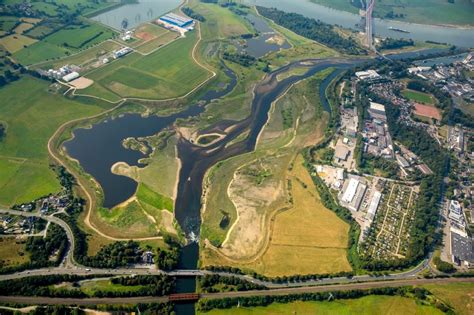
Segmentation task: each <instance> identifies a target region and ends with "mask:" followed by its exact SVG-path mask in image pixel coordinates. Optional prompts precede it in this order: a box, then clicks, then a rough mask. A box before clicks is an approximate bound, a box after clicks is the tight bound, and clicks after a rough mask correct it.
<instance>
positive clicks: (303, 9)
mask: <svg viewBox="0 0 474 315" xmlns="http://www.w3.org/2000/svg"><path fill="white" fill-rule="evenodd" d="M244 2H245V3H247V4H251V5H260V6H264V7H274V8H278V9H279V10H282V11H286V12H294V13H299V14H302V15H304V16H307V17H310V18H314V19H319V20H321V21H323V22H325V23H329V24H333V25H336V24H337V25H340V26H343V27H345V28H352V29H355V28H356V27H355V25H356V24H358V23H360V17H359V16H358V15H356V14H353V13H349V12H345V11H340V10H335V9H331V8H328V7H325V6H322V5H319V4H316V3H313V2H310V1H309V0H244ZM348 5H349V4H348ZM374 21H375V22H374V23H375V27H374V34H375V35H377V36H381V37H392V38H412V39H414V40H420V41H426V40H430V41H434V42H438V43H448V44H451V45H456V46H459V47H467V48H469V47H474V28H455V27H447V26H437V25H425V24H414V23H407V22H401V21H394V20H384V19H378V18H376V19H374ZM391 26H392V27H395V28H399V29H404V30H407V31H409V32H410V33H409V34H407V33H401V32H395V31H391V30H389V29H388V28H389V27H391Z"/></svg>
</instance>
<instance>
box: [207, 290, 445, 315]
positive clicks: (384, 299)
mask: <svg viewBox="0 0 474 315" xmlns="http://www.w3.org/2000/svg"><path fill="white" fill-rule="evenodd" d="M198 314H208V315H221V314H222V315H223V314H226V315H227V314H229V315H241V314H242V315H243V314H246V315H247V314H265V315H279V314H282V315H283V314H338V315H350V314H364V315H379V314H384V315H399V314H404V315H436V314H443V312H441V311H440V310H438V309H436V308H435V307H432V306H425V305H420V304H418V303H416V301H415V300H413V299H410V298H405V297H399V296H384V295H380V296H375V295H371V296H366V297H362V298H359V299H351V300H336V301H332V302H294V303H288V304H281V303H274V304H270V305H269V306H264V307H262V306H260V307H240V308H231V309H224V310H211V311H210V312H198Z"/></svg>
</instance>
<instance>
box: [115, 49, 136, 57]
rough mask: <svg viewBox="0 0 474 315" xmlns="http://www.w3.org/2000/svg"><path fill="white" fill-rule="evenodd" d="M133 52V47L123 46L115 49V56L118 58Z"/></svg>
mask: <svg viewBox="0 0 474 315" xmlns="http://www.w3.org/2000/svg"><path fill="white" fill-rule="evenodd" d="M131 52H132V48H130V47H123V48H121V49H119V50H116V51H114V58H115V59H118V58H120V57H123V56H125V55H127V54H129V53H131Z"/></svg>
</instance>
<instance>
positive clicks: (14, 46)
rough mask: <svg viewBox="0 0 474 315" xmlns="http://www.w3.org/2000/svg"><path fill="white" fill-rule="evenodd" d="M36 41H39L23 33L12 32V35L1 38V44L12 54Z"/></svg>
mask: <svg viewBox="0 0 474 315" xmlns="http://www.w3.org/2000/svg"><path fill="white" fill-rule="evenodd" d="M36 42H37V40H36V39H33V38H30V37H27V36H23V35H21V34H12V35H8V36H6V37H2V38H0V45H2V46H3V47H5V49H6V50H8V51H9V52H10V53H12V54H13V53H15V52H17V51H20V50H22V49H23V48H25V47H28V46H30V45H32V44H34V43H36Z"/></svg>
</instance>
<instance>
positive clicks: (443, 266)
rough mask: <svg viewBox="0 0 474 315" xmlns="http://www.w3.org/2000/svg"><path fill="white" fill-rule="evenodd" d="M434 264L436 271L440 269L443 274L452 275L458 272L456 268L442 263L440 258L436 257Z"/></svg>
mask: <svg viewBox="0 0 474 315" xmlns="http://www.w3.org/2000/svg"><path fill="white" fill-rule="evenodd" d="M433 263H434V264H435V266H436V269H438V270H439V271H441V272H446V273H452V272H455V271H456V268H454V267H453V265H451V264H450V263H447V262H445V261H442V260H441V258H440V257H439V256H436V257H435V258H433Z"/></svg>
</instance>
